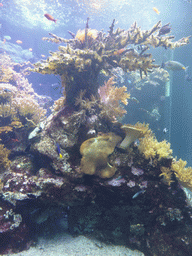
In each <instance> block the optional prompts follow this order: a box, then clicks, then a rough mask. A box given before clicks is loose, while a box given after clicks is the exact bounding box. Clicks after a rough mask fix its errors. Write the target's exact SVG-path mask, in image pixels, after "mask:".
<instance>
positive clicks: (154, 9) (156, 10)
mask: <svg viewBox="0 0 192 256" xmlns="http://www.w3.org/2000/svg"><path fill="white" fill-rule="evenodd" d="M153 11H154V12H156V13H157V14H158V15H159V14H160V11H159V10H158V9H157V8H156V7H153Z"/></svg>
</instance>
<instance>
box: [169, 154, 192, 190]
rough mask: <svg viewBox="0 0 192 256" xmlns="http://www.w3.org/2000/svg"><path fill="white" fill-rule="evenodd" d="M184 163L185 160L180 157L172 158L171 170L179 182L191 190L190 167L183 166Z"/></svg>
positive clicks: (191, 175)
mask: <svg viewBox="0 0 192 256" xmlns="http://www.w3.org/2000/svg"><path fill="white" fill-rule="evenodd" d="M186 164H187V162H186V161H183V160H182V159H179V160H176V159H173V161H172V165H171V170H172V171H173V172H174V174H175V176H176V177H177V179H178V180H179V182H180V183H181V184H182V185H183V186H184V187H187V188H189V189H190V190H191V191H192V167H185V166H186Z"/></svg>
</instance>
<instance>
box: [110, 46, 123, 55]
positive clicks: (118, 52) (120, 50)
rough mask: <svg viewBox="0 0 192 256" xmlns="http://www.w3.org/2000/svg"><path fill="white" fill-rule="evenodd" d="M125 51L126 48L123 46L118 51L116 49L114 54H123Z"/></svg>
mask: <svg viewBox="0 0 192 256" xmlns="http://www.w3.org/2000/svg"><path fill="white" fill-rule="evenodd" d="M124 51H125V49H124V48H122V49H119V50H117V51H114V52H113V54H114V55H121V54H122V53H123V52H124Z"/></svg>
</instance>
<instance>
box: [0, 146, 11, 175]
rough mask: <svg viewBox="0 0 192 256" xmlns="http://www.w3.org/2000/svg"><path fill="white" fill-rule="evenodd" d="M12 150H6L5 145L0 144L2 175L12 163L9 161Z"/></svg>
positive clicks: (0, 169) (0, 170)
mask: <svg viewBox="0 0 192 256" xmlns="http://www.w3.org/2000/svg"><path fill="white" fill-rule="evenodd" d="M9 153H10V150H8V149H6V148H5V147H4V145H3V144H0V173H1V172H3V171H5V169H6V168H8V167H9V164H10V161H9V159H8V156H9Z"/></svg>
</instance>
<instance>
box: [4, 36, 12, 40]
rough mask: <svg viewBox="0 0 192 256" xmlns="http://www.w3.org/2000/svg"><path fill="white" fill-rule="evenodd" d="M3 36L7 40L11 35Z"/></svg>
mask: <svg viewBox="0 0 192 256" xmlns="http://www.w3.org/2000/svg"><path fill="white" fill-rule="evenodd" d="M3 38H4V39H6V40H8V41H9V40H11V37H10V36H3Z"/></svg>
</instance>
